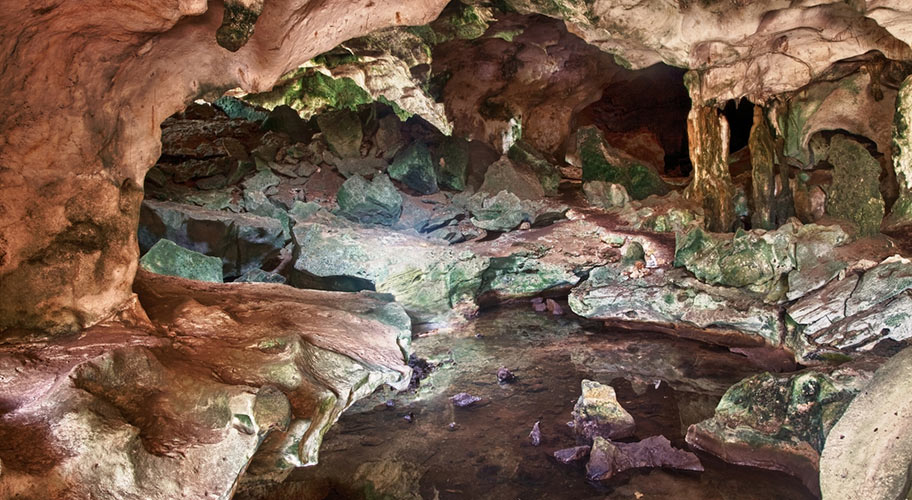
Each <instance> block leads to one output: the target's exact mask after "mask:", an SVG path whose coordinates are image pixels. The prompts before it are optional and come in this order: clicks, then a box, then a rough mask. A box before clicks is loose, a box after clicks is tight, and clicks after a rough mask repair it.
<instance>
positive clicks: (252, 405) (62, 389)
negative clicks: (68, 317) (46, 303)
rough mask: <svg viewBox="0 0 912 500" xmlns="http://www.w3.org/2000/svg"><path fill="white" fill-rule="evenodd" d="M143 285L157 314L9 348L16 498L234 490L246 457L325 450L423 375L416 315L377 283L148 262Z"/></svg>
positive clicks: (8, 448) (277, 471) (5, 424)
mask: <svg viewBox="0 0 912 500" xmlns="http://www.w3.org/2000/svg"><path fill="white" fill-rule="evenodd" d="M136 291H137V292H138V294H139V298H140V301H141V302H142V305H143V306H144V307H145V309H146V310H147V311H149V319H151V320H152V321H153V322H154V323H155V324H157V325H159V326H158V328H157V329H156V328H153V327H152V325H151V324H150V323H149V319H146V318H144V317H142V316H143V315H142V314H141V313H138V314H136V315H135V316H134V319H133V320H132V321H120V322H108V323H105V324H103V325H98V326H95V327H93V328H90V329H87V330H85V331H84V332H82V334H81V335H79V336H78V337H70V338H66V339H60V340H53V341H50V342H35V343H30V344H22V345H19V346H6V347H3V348H2V350H0V378H2V380H3V381H4V384H3V388H2V392H0V402H2V403H0V408H2V410H3V415H2V417H0V438H2V439H0V460H2V463H3V474H2V476H0V497H3V498H11V497H15V498H34V499H38V498H64V497H65V498H146V499H153V498H178V497H184V498H205V497H208V496H210V495H217V496H218V497H220V498H225V497H229V496H230V495H231V492H232V491H233V489H234V488H235V486H236V484H237V481H238V480H239V476H240V475H241V474H243V473H244V471H245V470H246V471H248V474H250V473H253V474H258V475H259V476H260V477H274V478H281V477H284V474H285V473H287V472H289V471H290V470H291V469H292V468H293V467H295V466H299V465H304V464H308V463H314V462H315V461H316V455H317V449H318V447H319V445H320V441H321V440H322V436H323V433H324V432H325V430H326V429H327V427H328V426H330V425H332V424H333V423H334V422H335V421H336V419H337V418H338V417H339V415H340V414H341V412H342V411H343V410H344V409H345V408H347V407H348V406H350V405H351V404H353V403H354V402H355V401H356V400H358V399H359V398H361V397H363V396H365V395H366V394H369V393H370V392H372V391H373V390H374V389H375V388H376V387H377V386H378V385H380V384H382V383H389V384H392V385H394V386H396V387H398V388H404V384H405V385H407V384H408V380H409V375H410V369H409V368H408V366H406V365H405V363H404V357H403V352H404V351H403V350H402V348H401V347H400V344H399V342H400V341H402V342H404V340H403V336H407V335H410V332H409V331H408V329H407V324H408V320H407V317H406V318H405V324H404V325H400V324H398V323H397V322H396V320H395V319H394V318H397V317H399V316H401V317H405V315H404V312H402V309H401V308H400V307H398V306H397V305H395V304H390V303H388V302H383V301H381V300H378V299H376V298H373V297H371V296H370V295H363V294H349V293H338V292H317V291H302V290H295V289H293V288H289V287H285V286H280V285H269V284H212V283H201V282H192V281H189V280H184V279H180V278H172V277H163V276H158V275H153V274H150V273H146V272H140V273H139V274H138V275H137V281H136ZM397 311H398V312H399V313H401V315H399V316H397V314H396V313H397ZM403 326H406V328H403ZM258 450H260V451H259V452H258ZM203 471H205V472H203Z"/></svg>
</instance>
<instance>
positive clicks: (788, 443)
mask: <svg viewBox="0 0 912 500" xmlns="http://www.w3.org/2000/svg"><path fill="white" fill-rule="evenodd" d="M869 376H870V375H869V372H867V373H866V372H864V371H858V370H857V369H853V368H850V367H843V368H841V369H839V370H837V371H835V372H833V373H821V372H803V373H798V374H795V375H790V376H776V375H772V374H769V373H765V374H761V375H756V376H754V377H750V378H747V379H745V380H742V381H741V382H739V383H738V384H736V385H734V386H732V387H731V388H730V389H729V390H728V391H726V393H725V395H724V396H723V397H722V401H720V402H719V405H718V406H717V407H716V414H715V416H714V417H713V418H711V419H709V420H704V421H703V422H700V423H698V424H694V425H692V426H690V428H689V429H688V431H687V442H688V443H689V444H690V445H691V446H694V447H696V448H699V449H702V450H704V451H708V452H710V453H713V454H715V455H718V456H720V457H722V458H723V459H725V460H726V461H728V462H732V463H737V464H743V465H752V466H755V467H764V468H769V469H774V470H781V471H783V472H786V473H788V474H792V475H795V476H797V477H799V478H800V479H801V480H802V481H803V482H804V484H805V486H806V487H807V488H808V489H809V490H810V491H812V492H815V493H819V491H820V488H819V485H818V482H817V471H818V464H819V460H820V452H821V451H822V450H823V448H824V443H825V442H827V436H828V434H830V430H831V429H832V428H833V425H835V424H836V422H837V420H839V417H840V416H841V415H842V413H843V412H844V411H845V409H846V407H847V406H848V405H849V402H850V401H852V398H854V397H855V395H856V394H858V392H859V391H860V390H861V388H862V387H863V386H864V382H865V381H866V379H867V378H868V377H869Z"/></svg>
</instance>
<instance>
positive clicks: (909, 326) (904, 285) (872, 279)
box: [786, 256, 912, 364]
mask: <svg viewBox="0 0 912 500" xmlns="http://www.w3.org/2000/svg"><path fill="white" fill-rule="evenodd" d="M786 314H787V318H788V320H789V325H790V326H791V328H790V331H789V334H788V336H787V342H788V344H789V347H790V348H791V349H792V350H794V351H795V355H796V357H797V358H798V359H799V360H801V361H802V362H804V363H808V364H814V363H821V362H824V361H827V360H829V359H834V358H836V359H840V358H845V356H857V355H859V354H862V353H864V352H867V351H870V350H872V349H874V348H875V347H877V345H878V344H880V343H881V342H885V343H886V344H891V343H892V344H895V343H902V342H908V340H909V339H910V338H912V262H910V261H909V260H908V259H904V258H902V257H899V256H894V257H890V258H887V259H885V260H884V261H882V262H881V263H880V264H878V265H877V266H874V267H873V268H871V269H868V270H867V271H865V272H863V273H851V274H848V275H846V276H845V277H844V278H842V279H834V280H832V281H830V282H829V284H827V285H826V286H825V287H823V288H821V289H819V290H817V291H815V292H813V293H810V294H808V295H806V296H804V297H802V298H801V299H799V300H797V301H796V302H794V303H793V304H791V305H789V306H788V308H787V309H786Z"/></svg>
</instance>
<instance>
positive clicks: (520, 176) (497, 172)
mask: <svg viewBox="0 0 912 500" xmlns="http://www.w3.org/2000/svg"><path fill="white" fill-rule="evenodd" d="M479 191H482V192H486V193H491V194H497V193H500V192H501V191H507V192H509V193H511V194H514V195H516V196H517V197H518V198H519V199H521V200H540V199H542V198H544V196H545V189H544V188H543V187H542V184H541V181H539V179H538V176H537V175H535V172H534V171H533V170H532V169H531V168H530V167H527V166H524V165H517V164H515V163H513V162H512V161H510V159H509V158H506V157H504V158H501V159H500V160H498V161H496V162H494V163H493V164H491V165H490V166H488V171H487V172H486V173H485V177H484V183H483V184H482V185H481V188H480V189H479Z"/></svg>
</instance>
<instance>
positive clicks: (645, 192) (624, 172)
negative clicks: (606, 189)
mask: <svg viewBox="0 0 912 500" xmlns="http://www.w3.org/2000/svg"><path fill="white" fill-rule="evenodd" d="M576 148H577V154H578V155H579V161H580V163H581V165H580V166H581V167H582V169H583V181H605V182H610V183H613V184H621V185H622V186H624V188H626V189H627V193H628V194H630V196H631V197H632V198H633V199H635V200H642V199H644V198H646V197H648V196H651V195H654V194H657V195H664V194H667V193H668V185H667V184H666V183H665V181H663V180H662V178H661V177H660V176H659V174H658V173H656V171H654V170H652V169H651V168H649V167H647V166H645V165H642V164H640V163H636V162H635V161H634V160H632V159H629V158H625V157H624V156H623V155H622V154H621V153H620V152H618V151H616V150H615V149H614V148H613V147H612V146H611V145H609V144H608V143H607V142H605V138H604V136H603V134H602V132H601V131H600V130H599V129H598V128H596V127H594V126H591V127H583V128H581V129H579V130H577V132H576Z"/></svg>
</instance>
